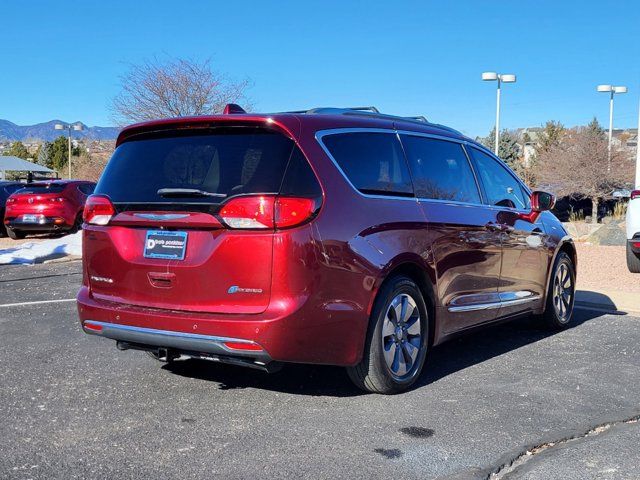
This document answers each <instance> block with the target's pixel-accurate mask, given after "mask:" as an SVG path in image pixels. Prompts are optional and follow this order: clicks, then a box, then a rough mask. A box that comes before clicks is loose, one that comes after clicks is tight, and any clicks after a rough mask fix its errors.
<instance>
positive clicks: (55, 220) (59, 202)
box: [4, 180, 96, 239]
mask: <svg viewBox="0 0 640 480" xmlns="http://www.w3.org/2000/svg"><path fill="white" fill-rule="evenodd" d="M95 185H96V184H95V183H93V182H85V181H82V180H49V181H45V182H35V183H30V184H27V185H25V187H24V188H22V189H20V190H17V191H16V192H14V193H13V194H12V195H11V196H10V197H9V198H8V199H7V204H6V208H5V212H4V225H5V227H6V229H7V234H8V235H9V236H10V237H11V238H13V239H20V238H24V237H25V236H26V235H27V233H44V232H59V231H62V232H76V231H77V230H78V229H79V228H80V227H81V226H82V211H83V209H84V203H85V201H86V200H87V197H88V196H89V195H91V194H92V193H93V189H94V188H95Z"/></svg>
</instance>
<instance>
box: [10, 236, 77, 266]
mask: <svg viewBox="0 0 640 480" xmlns="http://www.w3.org/2000/svg"><path fill="white" fill-rule="evenodd" d="M67 255H75V256H82V232H78V233H74V234H73V235H65V236H63V237H60V238H51V239H48V240H44V241H41V242H30V243H23V244H22V245H19V246H17V247H15V248H5V249H3V250H0V265H12V264H34V263H41V262H43V261H45V260H51V259H53V258H61V257H66V256H67Z"/></svg>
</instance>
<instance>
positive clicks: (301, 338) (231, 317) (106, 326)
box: [78, 286, 367, 366]
mask: <svg viewBox="0 0 640 480" xmlns="http://www.w3.org/2000/svg"><path fill="white" fill-rule="evenodd" d="M305 300H306V299H299V300H298V301H297V302H296V301H295V300H293V299H291V301H290V302H289V304H288V305H286V306H284V305H283V306H277V307H271V308H269V309H267V311H265V312H264V313H262V314H247V315H245V314H207V313H195V312H182V311H173V310H161V309H151V308H144V307H138V306H133V305H124V304H121V303H113V302H108V301H105V300H100V299H96V298H93V297H92V296H91V294H90V292H89V289H88V288H87V287H86V286H83V287H82V288H81V289H80V292H79V293H78V314H79V317H80V323H81V325H82V328H83V330H84V331H85V332H86V333H89V334H93V335H99V336H102V337H104V338H109V339H112V340H115V341H119V342H126V343H132V344H136V345H138V346H144V345H148V346H153V347H156V348H157V347H160V348H171V349H175V350H180V351H183V352H187V353H188V352H196V353H197V352H203V353H207V354H210V355H219V356H228V357H237V358H245V359H247V358H250V359H254V360H257V361H258V362H264V363H268V362H270V361H275V362H294V363H317V364H328V365H343V366H346V365H354V364H356V363H357V362H358V361H359V360H360V357H361V355H362V348H363V342H364V334H365V333H366V327H367V317H366V316H362V315H354V312H353V311H347V310H340V311H335V310H334V311H326V310H324V309H322V308H316V307H314V306H313V305H310V303H311V302H307V301H305ZM282 303H284V302H282ZM361 316H362V318H359V317H361ZM98 326H99V327H98ZM98 328H99V329H100V330H99V331H98ZM229 342H231V343H240V344H244V345H250V346H255V347H254V348H257V347H260V350H257V349H255V350H243V349H242V345H237V347H239V348H229V347H228V345H225V343H229Z"/></svg>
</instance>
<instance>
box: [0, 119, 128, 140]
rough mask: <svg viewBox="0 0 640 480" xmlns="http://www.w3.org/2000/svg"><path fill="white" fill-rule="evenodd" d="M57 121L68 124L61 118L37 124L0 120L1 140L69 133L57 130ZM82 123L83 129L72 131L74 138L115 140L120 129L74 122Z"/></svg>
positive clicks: (35, 138)
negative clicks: (18, 123) (20, 123)
mask: <svg viewBox="0 0 640 480" xmlns="http://www.w3.org/2000/svg"><path fill="white" fill-rule="evenodd" d="M56 123H62V124H64V125H68V122H63V121H61V120H50V121H48V122H44V123H36V124H35V125H16V124H15V123H13V122H10V121H9V120H0V141H1V140H4V141H17V140H20V141H21V142H25V141H29V140H41V141H42V140H46V141H51V140H55V139H56V138H57V137H59V136H60V135H65V136H66V135H67V131H66V130H56V129H55V128H54V126H55V124H56ZM76 123H79V124H81V125H82V127H83V129H82V130H74V131H72V134H71V135H72V138H83V139H89V140H115V139H116V137H117V136H118V132H119V131H120V129H119V128H117V127H89V126H88V125H85V124H84V123H82V122H73V124H74V125H75V124H76Z"/></svg>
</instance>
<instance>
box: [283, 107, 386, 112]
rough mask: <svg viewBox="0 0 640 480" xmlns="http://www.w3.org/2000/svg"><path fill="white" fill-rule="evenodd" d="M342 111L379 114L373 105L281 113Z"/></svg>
mask: <svg viewBox="0 0 640 480" xmlns="http://www.w3.org/2000/svg"><path fill="white" fill-rule="evenodd" d="M343 110H349V111H356V112H371V113H380V110H378V109H377V108H376V107H374V106H373V105H372V106H370V107H340V108H336V107H319V108H310V109H307V110H292V111H289V112H283V113H324V114H326V113H341V112H342V111H343Z"/></svg>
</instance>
